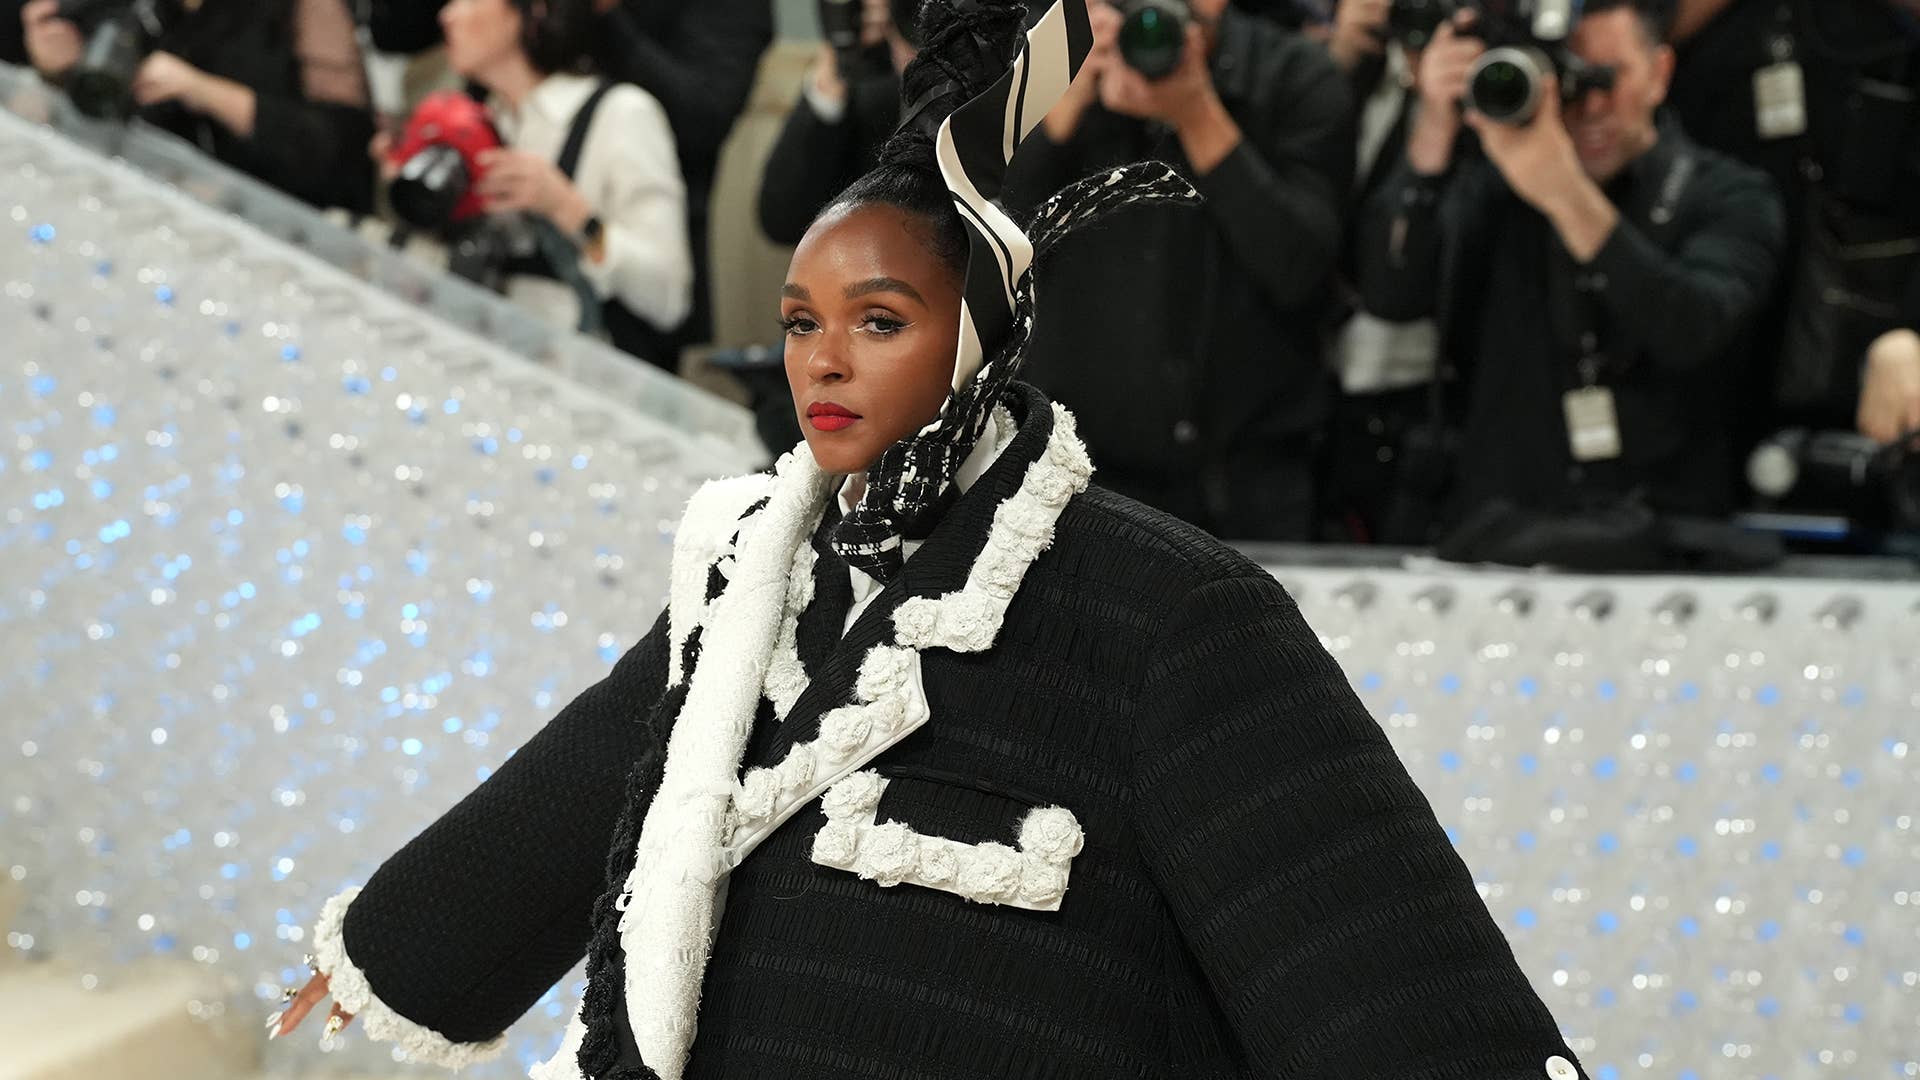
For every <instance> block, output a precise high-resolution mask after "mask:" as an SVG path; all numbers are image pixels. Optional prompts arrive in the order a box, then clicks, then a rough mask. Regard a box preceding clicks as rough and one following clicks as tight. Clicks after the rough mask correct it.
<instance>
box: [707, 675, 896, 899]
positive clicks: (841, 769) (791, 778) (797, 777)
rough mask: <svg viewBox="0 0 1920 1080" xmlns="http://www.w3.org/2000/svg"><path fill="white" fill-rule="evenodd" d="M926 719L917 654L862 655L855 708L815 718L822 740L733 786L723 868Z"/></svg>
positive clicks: (737, 862)
mask: <svg viewBox="0 0 1920 1080" xmlns="http://www.w3.org/2000/svg"><path fill="white" fill-rule="evenodd" d="M931 715H932V712H931V711H930V710H929V709H928V708H927V691H926V688H925V686H924V685H923V684H922V683H921V681H920V654H919V652H917V651H915V650H913V649H902V648H899V647H898V646H892V645H876V646H874V647H873V648H871V649H869V650H867V655H866V656H865V658H863V659H862V660H861V661H860V674H859V676H858V678H857V679H855V681H854V700H853V702H852V703H851V704H847V705H842V706H840V707H839V708H837V709H833V710H830V711H829V712H827V714H826V715H824V716H822V717H821V718H820V734H819V737H817V738H815V739H814V740H813V741H812V742H804V743H798V744H795V745H794V746H793V747H791V748H790V749H788V751H787V756H786V757H784V758H782V759H781V761H780V764H778V765H775V766H773V767H771V768H757V769H748V770H747V772H746V774H745V775H744V776H742V777H741V778H740V782H739V783H738V784H736V785H734V792H733V803H732V806H731V807H730V812H729V819H728V827H729V828H730V829H731V830H732V833H731V835H732V841H731V843H729V844H728V847H727V855H726V863H727V866H728V867H734V866H738V865H740V862H741V860H743V859H745V858H746V857H747V855H748V854H750V853H751V852H752V851H753V849H754V848H755V847H758V846H759V844H760V841H762V840H765V839H766V838H767V837H768V836H769V835H771V834H772V833H773V830H775V829H777V828H779V827H780V826H781V825H782V824H783V823H785V822H786V820H787V819H788V818H790V817H792V816H793V815H794V813H795V812H796V811H798V810H799V809H800V808H801V807H802V806H805V805H807V804H808V803H810V802H812V801H813V800H814V799H816V798H818V797H819V796H820V795H822V794H824V793H825V792H826V791H827V789H828V788H830V787H832V786H833V785H834V783H835V782H836V781H838V780H840V779H841V778H842V777H844V776H846V775H847V774H848V773H850V772H852V771H853V770H855V769H858V768H860V767H861V766H862V765H865V764H866V763H867V762H869V761H872V760H873V759H874V758H876V757H878V756H879V755H880V754H882V753H884V752H886V751H887V750H888V749H889V748H890V747H892V746H894V745H895V744H896V743H898V742H899V741H900V740H902V739H904V738H906V737H907V736H908V735H911V734H912V733H913V732H914V731H915V730H917V729H918V728H919V727H920V726H921V725H922V724H925V723H926V722H927V719H928V717H930V716H931Z"/></svg>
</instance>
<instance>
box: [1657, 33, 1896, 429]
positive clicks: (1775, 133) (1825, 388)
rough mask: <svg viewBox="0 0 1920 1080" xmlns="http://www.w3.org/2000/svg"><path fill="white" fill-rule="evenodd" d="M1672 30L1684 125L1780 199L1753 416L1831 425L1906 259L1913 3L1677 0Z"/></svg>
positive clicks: (1890, 322)
mask: <svg viewBox="0 0 1920 1080" xmlns="http://www.w3.org/2000/svg"><path fill="white" fill-rule="evenodd" d="M1683 35H1684V36H1683ZM1676 39H1677V40H1682V45H1681V52H1680V63H1679V69H1678V72H1677V73H1676V75H1675V77H1674V88H1673V105H1674V108H1675V111H1676V112H1677V113H1678V114H1679V116H1680V118H1681V120H1682V121H1683V122H1684V123H1685V124H1686V125H1687V130H1688V131H1689V132H1691V133H1692V134H1693V135H1694V136H1696V137H1697V138H1698V139H1699V140H1700V141H1701V142H1702V143H1704V144H1705V145H1707V146H1710V147H1712V148H1714V149H1716V150H1719V151H1722V152H1723V153H1727V154H1731V155H1733V156H1734V157H1736V158H1739V159H1740V160H1742V161H1744V162H1747V163H1748V164H1750V165H1753V166H1754V167H1756V168H1759V169H1762V170H1764V171H1765V172H1766V173H1767V174H1768V175H1769V176H1771V177H1772V178H1773V180H1774V182H1775V183H1776V184H1777V185H1778V186H1779V189H1780V191H1781V193H1782V195H1783V196H1784V198H1785V200H1786V212H1787V222H1788V233H1787V236H1788V241H1789V256H1788V259H1787V261H1786V265H1788V266H1790V267H1793V268H1794V272H1793V273H1791V274H1789V275H1786V276H1785V277H1784V278H1783V280H1782V281H1781V282H1780V288H1779V289H1778V290H1777V292H1776V293H1775V295H1774V297H1773V298H1772V302H1771V303H1770V304H1769V305H1768V310H1769V314H1768V316H1767V319H1766V325H1765V328H1764V331H1763V334H1762V340H1763V341H1764V342H1765V344H1766V348H1765V349H1764V350H1763V352H1762V354H1761V356H1760V360H1761V361H1762V362H1763V363H1764V364H1765V365H1766V367H1765V371H1766V374H1767V376H1768V377H1767V378H1766V379H1765V380H1764V381H1762V382H1761V383H1760V384H1759V387H1758V389H1759V390H1760V393H1759V394H1758V395H1756V398H1757V400H1756V403H1755V404H1756V408H1755V409H1754V410H1753V411H1754V412H1755V414H1756V416H1757V417H1758V418H1761V419H1762V420H1763V424H1762V425H1761V426H1763V427H1764V428H1765V430H1766V431H1767V432H1769V433H1770V432H1771V431H1772V430H1773V429H1774V428H1776V427H1779V426H1782V425H1788V424H1791V425H1807V426H1811V427H1814V428H1820V429H1838V428H1842V427H1845V426H1847V424H1848V422H1849V420H1850V419H1851V414H1852V412H1853V409H1854V403H1855V401H1856V400H1857V398H1858V395H1859V391H1860V383H1859V375H1860V367H1859V360H1860V357H1861V356H1862V355H1863V354H1864V353H1865V351H1866V349H1867V347H1868V346H1869V345H1870V344H1871V343H1872V342H1874V341H1875V340H1876V339H1878V338H1880V337H1881V336H1882V335H1884V334H1886V333H1887V332H1889V331H1891V330H1893V329H1894V328H1896V327H1897V326H1898V325H1899V322H1898V320H1897V319H1896V318H1895V317H1894V316H1895V313H1896V312H1897V310H1898V308H1899V305H1900V301H1901V299H1902V292H1903V290H1904V288H1905V283H1906V281H1907V279H1908V278H1909V277H1910V276H1911V275H1913V274H1914V272H1915V269H1916V268H1920V199H1916V198H1914V193H1915V192H1916V191H1920V0H1687V3H1686V4H1685V5H1684V6H1683V9H1682V12H1681V21H1680V23H1678V24H1677V25H1676ZM1755 434H1758V432H1755Z"/></svg>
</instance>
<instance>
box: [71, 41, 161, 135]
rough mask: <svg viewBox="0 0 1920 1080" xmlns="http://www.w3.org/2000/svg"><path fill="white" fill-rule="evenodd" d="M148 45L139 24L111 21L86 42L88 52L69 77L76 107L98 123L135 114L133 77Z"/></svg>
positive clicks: (122, 118) (82, 56)
mask: <svg viewBox="0 0 1920 1080" xmlns="http://www.w3.org/2000/svg"><path fill="white" fill-rule="evenodd" d="M147 44H148V43H147V42H146V40H145V38H144V36H143V35H142V33H141V31H140V27H139V25H138V24H137V23H135V22H133V21H132V20H131V19H128V18H125V17H122V18H115V19H108V20H107V21H106V22H104V23H101V24H100V27H99V29H97V30H95V31H94V32H93V35H92V36H91V37H89V38H88V39H87V46H86V51H85V52H84V53H83V54H82V55H81V57H80V62H79V63H78V64H76V65H74V69H73V73H72V74H71V75H69V76H68V77H67V97H68V98H69V99H71V100H72V101H73V107H74V108H76V109H79V110H80V111H81V112H82V113H84V114H86V115H87V116H91V117H93V118H94V119H96V120H124V119H126V118H127V117H129V116H131V115H133V76H134V73H135V72H137V71H139V70H140V61H142V60H144V59H146V54H147Z"/></svg>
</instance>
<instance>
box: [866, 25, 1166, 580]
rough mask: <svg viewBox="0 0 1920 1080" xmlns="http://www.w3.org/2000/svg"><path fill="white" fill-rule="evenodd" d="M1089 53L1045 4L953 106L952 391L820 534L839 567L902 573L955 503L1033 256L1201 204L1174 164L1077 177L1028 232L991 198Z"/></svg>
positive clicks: (1007, 363)
mask: <svg viewBox="0 0 1920 1080" xmlns="http://www.w3.org/2000/svg"><path fill="white" fill-rule="evenodd" d="M929 2H931V3H936V4H940V3H950V2H961V3H964V2H965V0H929ZM1092 47H1093V30H1092V28H1091V26H1090V25H1089V24H1088V19H1087V7H1086V3H1085V2H1084V0H1056V2H1055V3H1054V4H1053V6H1052V7H1050V8H1049V9H1048V10H1047V12H1046V14H1045V15H1043V16H1042V17H1041V18H1040V20H1039V21H1038V22H1036V23H1035V24H1034V25H1033V27H1032V28H1031V29H1029V30H1028V31H1027V34H1026V40H1025V42H1024V43H1023V44H1022V45H1021V48H1020V52H1019V55H1018V56H1017V57H1016V58H1015V59H1014V62H1013V67H1012V68H1011V69H1010V70H1009V71H1008V72H1007V73H1006V74H1005V75H1004V76H1002V77H1001V78H1000V79H999V80H998V81H996V82H995V83H994V84H993V85H992V86H990V87H988V88H987V89H986V91H985V92H983V93H981V94H980V95H979V96H977V97H975V98H973V99H972V100H971V101H969V102H967V103H966V104H964V105H962V106H960V107H959V108H958V109H955V110H954V112H953V114H952V115H951V116H948V117H947V118H946V119H945V120H944V121H943V122H942V123H941V125H940V130H939V133H938V135H937V136H936V138H935V140H934V152H935V159H936V161H937V162H938V164H939V167H940V174H941V177H942V179H943V180H944V181H945V182H946V185H947V190H948V191H950V192H951V193H952V194H953V204H954V207H955V208H956V209H957V210H958V211H959V213H960V218H961V221H962V222H963V223H964V224H965V226H966V231H967V239H968V256H967V273H966V280H965V283H964V288H963V294H962V300H961V305H960V340H959V342H958V344H957V351H956V353H955V358H954V365H953V390H952V393H951V394H949V395H948V398H947V400H946V402H945V403H944V404H943V405H942V406H941V409H940V414H939V415H938V416H936V417H935V418H934V419H933V421H932V422H931V423H929V424H928V425H927V426H926V427H923V428H921V429H920V430H919V431H917V432H915V433H914V434H912V435H909V436H907V437H906V438H903V439H901V440H900V441H898V442H896V443H894V444H893V445H892V446H890V447H888V448H887V449H886V451H885V452H884V453H882V454H881V455H880V457H879V459H878V460H877V461H875V462H874V464H873V466H872V467H871V468H869V469H868V471H867V487H866V492H865V493H864V494H863V495H862V496H861V499H860V503H859V505H857V506H855V507H854V509H853V512H852V513H850V514H848V515H847V516H846V517H845V518H843V519H842V520H841V521H840V522H839V524H838V525H836V526H835V528H834V530H833V534H832V537H831V543H832V545H833V548H834V550H835V551H837V552H839V554H840V555H841V557H842V558H844V559H846V561H847V562H848V564H849V565H851V566H854V567H856V568H858V569H860V570H863V571H865V572H866V573H868V574H870V575H872V576H873V577H875V578H876V579H878V580H880V581H892V580H893V578H894V576H895V575H897V574H898V573H899V571H900V566H901V563H902V562H903V561H904V557H905V553H904V548H903V541H904V540H905V539H907V538H914V539H919V538H922V537H925V536H926V535H927V534H928V533H929V532H931V531H932V530H933V526H934V524H935V523H936V522H937V521H938V520H939V517H940V514H941V513H942V512H943V511H944V510H945V508H946V505H947V503H948V501H949V500H950V499H951V497H952V494H953V491H954V474H955V473H956V472H957V471H958V469H959V467H960V465H961V463H962V462H964V461H965V460H966V459H967V456H968V455H969V454H971V453H972V452H973V448H974V444H975V443H976V442H978V441H979V438H980V434H981V432H982V431H983V430H984V429H985V427H986V422H987V418H988V417H989V416H990V415H991V414H992V411H993V407H994V405H995V404H996V403H997V402H998V401H999V400H1000V396H1001V394H1002V393H1003V392H1004V391H1005V390H1006V388H1007V386H1008V385H1009V384H1010V383H1012V382H1013V379H1014V376H1015V375H1016V373H1017V372H1018V371H1019V367H1020V363H1021V361H1022V360H1023V359H1024V358H1025V354H1026V347H1027V341H1028V339H1029V338H1030V337H1031V335H1032V331H1033V261H1034V258H1035V256H1036V254H1044V252H1045V251H1046V250H1047V249H1048V248H1049V247H1051V246H1052V245H1053V244H1054V242H1056V241H1057V240H1059V239H1060V237H1061V236H1063V235H1065V233H1066V232H1067V231H1068V230H1070V229H1072V228H1075V227H1078V226H1079V225H1082V224H1084V223H1086V222H1089V221H1092V220H1094V219H1095V218H1098V217H1100V216H1101V215H1103V214H1105V213H1106V212H1108V211H1110V210H1114V209H1118V208H1120V207H1122V206H1129V205H1133V204H1135V203H1140V202H1146V201H1182V202H1197V201H1198V200H1199V197H1200V196H1199V193H1198V192H1196V191H1195V190H1194V189H1193V186H1192V185H1191V184H1189V183H1188V182H1187V181H1186V180H1185V179H1184V178H1182V177H1181V176H1180V175H1179V174H1178V173H1177V172H1175V171H1174V170H1173V169H1172V168H1170V167H1168V166H1167V165H1165V164H1162V163H1158V162H1143V163H1140V164H1138V165H1130V166H1127V167H1125V168H1122V169H1116V170H1114V171H1113V172H1111V173H1106V174H1102V175H1100V176H1096V177H1091V178H1089V179H1087V180H1083V181H1080V182H1079V183H1077V184H1074V185H1072V186H1071V187H1068V188H1067V189H1066V190H1064V191H1062V192H1060V193H1059V194H1057V195H1055V196H1053V197H1052V198H1051V199H1049V200H1047V202H1046V203H1045V204H1044V205H1043V206H1041V208H1040V209H1039V211H1038V212H1036V214H1035V215H1034V221H1033V230H1034V232H1033V236H1032V237H1029V236H1028V235H1027V233H1026V232H1025V231H1023V230H1022V229H1021V228H1020V226H1019V225H1017V224H1015V222H1014V221H1013V219H1012V218H1010V217H1008V216H1007V214H1006V212H1005V211H1003V210H1002V209H1001V208H1000V206H999V205H998V203H997V202H996V201H995V200H997V199H998V198H999V196H1000V193H1001V189H1002V187H1003V185H1004V184H1005V181H1006V175H1007V166H1008V164H1009V163H1010V162H1011V161H1012V160H1013V156H1014V154H1015V152H1016V151H1018V149H1019V147H1020V145H1021V144H1022V143H1023V142H1025V141H1026V139H1027V138H1028V137H1029V136H1030V135H1031V134H1032V133H1033V130H1034V128H1035V127H1037V126H1038V125H1039V123H1040V120H1041V118H1043V117H1044V116H1046V114H1047V112H1048V110H1050V109H1052V108H1053V106H1054V104H1055V103H1056V102H1058V101H1059V100H1060V98H1061V96H1062V95H1063V94H1065V93H1066V90H1067V84H1068V83H1071V82H1072V81H1073V78H1074V76H1075V75H1077V74H1079V72H1080V66H1081V65H1082V64H1083V63H1084V62H1085V61H1086V58H1087V53H1088V52H1089V51H1090V50H1091V49H1092ZM914 106H915V103H908V107H907V110H906V114H907V115H906V119H905V121H904V123H908V124H910V123H913V122H915V119H916V117H915V115H914V114H915V111H916V110H915V107H914Z"/></svg>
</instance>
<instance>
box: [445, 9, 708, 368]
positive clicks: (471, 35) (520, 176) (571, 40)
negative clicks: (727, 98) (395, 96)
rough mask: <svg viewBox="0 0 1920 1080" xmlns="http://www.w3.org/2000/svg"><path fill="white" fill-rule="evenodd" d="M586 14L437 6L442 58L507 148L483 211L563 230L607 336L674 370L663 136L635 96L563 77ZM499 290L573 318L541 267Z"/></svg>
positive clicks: (586, 36) (681, 217) (676, 231)
mask: <svg viewBox="0 0 1920 1080" xmlns="http://www.w3.org/2000/svg"><path fill="white" fill-rule="evenodd" d="M591 17H592V9H591V0H450V2H449V3H448V4H447V5H446V6H445V7H444V8H442V9H441V11H440V23H441V26H442V28H443V29H444V31H445V33H446V41H447V64H448V66H449V67H451V68H452V69H453V70H454V71H455V72H456V73H458V74H459V75H461V76H462V77H464V78H467V79H471V80H473V81H474V82H476V83H478V84H479V85H480V86H482V87H484V88H485V89H486V90H487V91H488V94H489V98H488V108H489V110H490V111H491V112H492V114H493V118H494V123H495V126H496V127H498V128H499V131H500V135H501V138H502V139H503V140H504V141H505V143H506V147H505V148H504V149H500V150H496V151H493V152H492V153H491V154H490V155H489V156H488V157H487V158H485V159H484V160H482V162H481V164H482V165H483V166H484V169H485V171H484V173H483V174H482V176H481V177H480V179H479V181H478V190H479V193H480V195H481V197H482V199H483V200H484V205H485V208H486V210H487V211H488V213H490V214H502V213H511V212H524V213H528V214H533V215H538V216H539V217H542V218H544V219H546V220H547V221H549V222H551V223H552V224H553V225H554V226H555V227H556V228H558V229H559V230H560V232H561V233H563V234H565V235H566V236H568V237H570V238H573V239H574V240H575V242H576V243H577V245H578V246H579V249H580V251H579V268H580V271H581V272H582V273H583V274H584V275H585V277H586V279H587V281H588V283H590V285H591V286H592V289H593V291H594V292H595V293H596V294H597V295H598V296H599V297H600V298H601V299H602V300H604V301H606V307H605V309H604V314H605V321H606V327H607V332H608V336H609V337H611V338H612V339H613V343H614V344H615V345H616V346H618V347H619V348H621V349H624V350H626V351H628V352H631V353H633V354H635V355H637V356H640V357H642V358H644V359H646V360H649V361H651V362H653V363H656V364H660V365H661V366H663V367H667V368H668V370H673V369H674V367H673V365H672V364H671V363H670V362H667V360H666V358H670V357H672V356H673V355H674V354H673V351H672V348H671V332H672V331H673V330H674V328H675V327H677V326H678V325H679V324H680V322H681V320H683V319H684V318H686V315H687V311H688V309H689V307H690V306H691V298H692V289H693V265H692V258H691V256H690V254H689V252H688V249H687V239H686V236H687V231H686V206H687V202H686V189H685V188H684V187H683V185H682V182H681V179H680V171H679V165H678V163H677V161H676V160H675V158H674V153H673V133H672V131H671V130H670V129H669V128H668V126H667V118H666V115H665V113H663V112H662V111H661V108H660V105H659V103H658V102H656V101H654V100H653V98H652V97H650V96H648V95H647V93H646V92H645V91H643V90H641V89H639V88H638V87H635V86H632V85H630V84H625V83H621V84H617V85H610V84H606V83H604V82H602V81H601V80H599V79H595V78H592V77H590V76H586V75H577V74H572V72H573V71H574V70H576V69H578V68H579V67H580V66H582V64H583V63H584V61H585V60H586V55H587V47H588V42H589V41H590V38H591V33H592V25H593V24H592V18H591ZM569 142H573V143H575V144H576V145H577V147H578V155H577V163H575V164H576V167H575V168H574V169H573V170H572V174H571V175H569V174H568V172H567V171H566V170H563V169H562V168H561V167H560V159H561V157H562V153H563V149H564V148H565V147H566V146H567V145H568V143H569ZM525 269H529V270H532V269H534V268H530V267H529V268H525ZM560 269H561V268H558V267H546V268H545V270H546V271H547V272H548V273H549V274H557V273H558V271H559V270H560ZM507 295H508V296H509V297H511V298H513V299H515V300H516V301H519V302H521V303H524V304H526V305H528V306H530V307H533V308H535V309H537V310H539V311H541V312H543V313H545V314H547V315H548V316H549V317H550V318H551V319H552V320H553V321H554V322H557V323H560V324H562V325H568V326H571V325H573V324H574V322H575V321H576V317H577V305H578V300H577V298H576V296H575V294H574V293H573V291H572V290H570V289H569V288H567V287H566V286H564V285H562V284H561V283H560V282H559V281H555V280H549V279H548V277H547V276H546V275H545V274H542V273H539V272H533V273H521V274H517V275H515V276H514V277H513V278H511V279H510V280H509V282H508V285H507Z"/></svg>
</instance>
